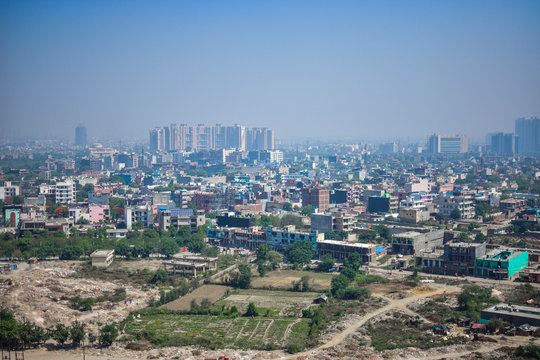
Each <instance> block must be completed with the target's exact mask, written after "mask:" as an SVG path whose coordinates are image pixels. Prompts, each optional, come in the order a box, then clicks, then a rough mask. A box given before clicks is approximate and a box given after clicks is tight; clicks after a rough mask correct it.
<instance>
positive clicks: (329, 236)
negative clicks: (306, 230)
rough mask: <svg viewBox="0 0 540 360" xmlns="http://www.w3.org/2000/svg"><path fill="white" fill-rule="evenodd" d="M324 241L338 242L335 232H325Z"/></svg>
mask: <svg viewBox="0 0 540 360" xmlns="http://www.w3.org/2000/svg"><path fill="white" fill-rule="evenodd" d="M324 239H325V240H336V239H337V235H336V233H335V232H333V231H332V230H328V231H325V232H324Z"/></svg>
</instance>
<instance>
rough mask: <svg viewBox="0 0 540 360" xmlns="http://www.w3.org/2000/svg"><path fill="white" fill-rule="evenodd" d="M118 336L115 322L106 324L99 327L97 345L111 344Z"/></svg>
mask: <svg viewBox="0 0 540 360" xmlns="http://www.w3.org/2000/svg"><path fill="white" fill-rule="evenodd" d="M117 337H118V329H117V328H116V325H115V324H107V325H105V326H103V327H102V328H100V329H99V345H100V346H104V347H106V346H111V345H112V343H113V342H114V340H116V338H117Z"/></svg>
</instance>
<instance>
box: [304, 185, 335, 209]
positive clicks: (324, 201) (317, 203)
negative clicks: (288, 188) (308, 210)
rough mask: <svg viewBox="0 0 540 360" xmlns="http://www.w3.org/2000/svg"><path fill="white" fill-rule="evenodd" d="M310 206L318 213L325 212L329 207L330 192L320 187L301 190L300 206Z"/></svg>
mask: <svg viewBox="0 0 540 360" xmlns="http://www.w3.org/2000/svg"><path fill="white" fill-rule="evenodd" d="M307 205H311V206H313V207H314V208H317V209H318V210H319V211H325V210H326V209H328V208H329V207H330V191H329V190H328V189H323V188H321V187H320V186H318V185H317V186H313V187H311V188H307V187H306V188H303V189H302V206H307Z"/></svg>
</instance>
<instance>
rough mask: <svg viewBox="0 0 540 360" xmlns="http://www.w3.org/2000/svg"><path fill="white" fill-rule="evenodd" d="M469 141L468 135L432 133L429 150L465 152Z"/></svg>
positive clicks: (451, 152) (439, 152) (432, 151)
mask: <svg viewBox="0 0 540 360" xmlns="http://www.w3.org/2000/svg"><path fill="white" fill-rule="evenodd" d="M468 147H469V142H468V139H467V136H466V135H431V136H430V137H429V140H428V151H429V152H430V153H432V154H464V153H466V152H467V151H468Z"/></svg>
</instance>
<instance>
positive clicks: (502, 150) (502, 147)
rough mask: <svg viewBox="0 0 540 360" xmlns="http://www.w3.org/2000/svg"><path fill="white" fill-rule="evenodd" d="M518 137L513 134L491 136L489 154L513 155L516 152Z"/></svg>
mask: <svg viewBox="0 0 540 360" xmlns="http://www.w3.org/2000/svg"><path fill="white" fill-rule="evenodd" d="M518 139H519V138H518V137H517V136H516V135H514V134H504V133H502V132H501V133H495V134H492V135H491V141H490V147H491V152H493V153H496V154H501V155H515V154H516V153H517V152H518V148H519V146H518Z"/></svg>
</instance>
